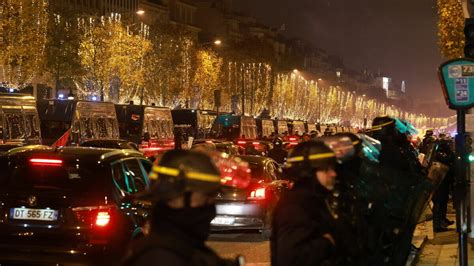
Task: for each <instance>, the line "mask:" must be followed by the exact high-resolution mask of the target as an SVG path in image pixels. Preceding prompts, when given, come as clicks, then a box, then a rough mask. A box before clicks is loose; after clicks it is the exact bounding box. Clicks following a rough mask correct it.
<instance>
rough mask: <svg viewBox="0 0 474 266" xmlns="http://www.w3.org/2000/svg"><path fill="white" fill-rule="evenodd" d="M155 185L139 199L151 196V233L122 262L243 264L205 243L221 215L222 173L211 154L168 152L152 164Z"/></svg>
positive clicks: (150, 263) (140, 263) (178, 264)
mask: <svg viewBox="0 0 474 266" xmlns="http://www.w3.org/2000/svg"><path fill="white" fill-rule="evenodd" d="M150 179H151V180H152V181H153V184H152V185H151V187H150V189H149V190H148V191H146V192H145V193H143V194H141V195H138V196H137V200H146V201H151V202H152V204H153V212H152V217H151V221H150V233H149V234H148V235H147V236H146V237H145V238H143V239H140V240H138V241H137V242H135V243H133V244H132V246H131V248H130V249H129V250H128V252H127V254H126V258H125V262H124V264H123V265H135V266H141V265H166V266H168V265H173V266H188V265H199V266H201V265H203V266H205V265H209V266H214V265H216V266H217V265H222V266H224V265H225V266H227V265H241V263H243V261H242V259H241V258H239V259H236V260H234V261H231V260H225V259H222V258H220V257H219V256H218V255H217V254H216V253H215V252H214V251H213V250H211V249H210V248H209V247H207V246H206V244H205V241H206V240H207V238H208V237H209V234H210V223H211V221H212V220H213V219H214V217H215V216H216V206H215V203H214V198H215V196H216V194H217V192H218V190H219V188H220V184H221V178H220V173H219V170H218V169H217V168H216V166H215V165H214V163H213V162H212V160H211V158H210V157H208V156H207V155H205V154H204V153H200V152H195V151H186V150H172V151H168V152H166V153H165V154H164V155H163V156H162V157H161V158H160V159H159V160H158V161H157V162H156V163H155V165H154V166H153V169H152V172H151V173H150Z"/></svg>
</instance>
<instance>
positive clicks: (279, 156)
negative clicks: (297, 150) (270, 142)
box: [268, 147, 288, 164]
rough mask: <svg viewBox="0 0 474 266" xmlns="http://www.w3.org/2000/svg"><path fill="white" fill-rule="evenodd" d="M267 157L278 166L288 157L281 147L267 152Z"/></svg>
mask: <svg viewBox="0 0 474 266" xmlns="http://www.w3.org/2000/svg"><path fill="white" fill-rule="evenodd" d="M268 157H270V158H272V159H273V160H275V162H277V163H279V164H283V163H284V162H285V160H286V157H288V152H287V151H285V150H284V149H283V148H281V147H275V148H273V149H271V150H270V151H269V152H268Z"/></svg>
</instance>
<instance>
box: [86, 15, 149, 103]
mask: <svg viewBox="0 0 474 266" xmlns="http://www.w3.org/2000/svg"><path fill="white" fill-rule="evenodd" d="M84 25H85V27H84V28H85V30H84V33H83V35H82V36H81V43H80V48H79V56H80V58H81V65H82V67H83V69H84V71H85V74H84V75H83V76H82V77H81V79H79V80H78V82H77V83H78V89H79V92H80V94H81V95H82V96H88V95H100V96H101V99H110V100H113V101H120V100H121V101H125V100H129V99H134V98H137V97H140V95H141V88H142V87H143V86H144V84H145V77H144V76H145V62H144V61H145V56H146V54H147V53H148V51H149V50H150V49H151V43H150V41H149V40H147V39H146V35H147V34H146V33H145V32H139V33H138V34H133V33H132V32H130V31H129V30H127V28H125V27H124V26H123V25H122V23H121V22H120V20H119V18H117V17H102V18H99V19H89V21H88V22H87V23H84ZM114 80H115V81H118V86H119V88H116V89H114V87H112V88H111V84H112V83H113V82H112V81H114Z"/></svg>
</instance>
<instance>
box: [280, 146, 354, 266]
mask: <svg viewBox="0 0 474 266" xmlns="http://www.w3.org/2000/svg"><path fill="white" fill-rule="evenodd" d="M335 156H336V155H335V153H334V151H332V150H331V149H330V148H329V147H327V146H326V145H325V144H324V143H322V142H320V141H308V142H304V143H300V144H298V145H297V146H296V147H295V148H294V149H293V150H292V151H291V152H290V154H289V157H288V160H287V165H286V168H285V171H286V172H287V174H288V176H289V177H291V179H292V180H293V181H294V185H293V187H292V189H290V190H288V191H287V192H285V193H283V194H282V196H281V198H280V201H279V202H278V204H277V206H276V208H275V211H274V217H273V231H272V236H271V260H272V265H273V266H282V265H285V266H286V265H336V264H337V262H338V260H340V259H341V258H343V256H342V255H341V254H344V253H343V247H344V242H346V241H345V240H344V232H343V230H341V228H343V226H342V225H341V224H340V221H339V216H338V213H337V212H336V211H335V209H334V205H333V204H332V203H333V202H332V201H331V200H330V199H331V193H332V191H333V189H334V186H335V183H336V172H335V166H336V157H335Z"/></svg>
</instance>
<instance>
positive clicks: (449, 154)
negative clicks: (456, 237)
mask: <svg viewBox="0 0 474 266" xmlns="http://www.w3.org/2000/svg"><path fill="white" fill-rule="evenodd" d="M435 143H436V150H435V155H434V157H435V160H436V161H438V162H440V163H443V164H444V165H446V166H448V167H449V171H448V173H447V174H446V176H445V177H444V179H443V180H442V181H441V183H440V184H439V186H438V188H437V190H436V191H435V193H434V194H433V231H434V232H435V233H439V232H445V231H448V230H449V229H448V226H450V225H452V224H454V222H453V221H450V220H449V219H447V217H446V214H447V209H448V200H449V190H450V187H451V185H452V184H453V182H454V159H455V154H454V151H453V150H452V148H451V146H452V143H451V141H450V140H449V139H446V138H445V136H443V135H440V136H439V138H438V140H436V141H435Z"/></svg>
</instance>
